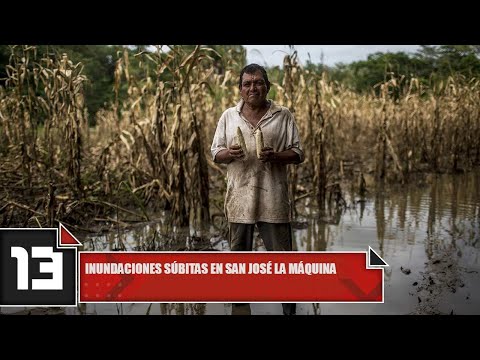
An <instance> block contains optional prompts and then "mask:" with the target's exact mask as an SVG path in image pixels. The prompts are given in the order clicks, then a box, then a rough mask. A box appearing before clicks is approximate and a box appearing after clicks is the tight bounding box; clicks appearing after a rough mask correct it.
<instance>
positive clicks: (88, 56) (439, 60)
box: [0, 45, 480, 123]
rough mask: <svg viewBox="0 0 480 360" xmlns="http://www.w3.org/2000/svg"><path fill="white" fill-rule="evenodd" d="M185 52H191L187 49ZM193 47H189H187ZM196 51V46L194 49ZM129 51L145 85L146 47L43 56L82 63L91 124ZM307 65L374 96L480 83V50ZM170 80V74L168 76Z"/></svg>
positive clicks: (423, 50) (276, 72) (1, 68)
mask: <svg viewBox="0 0 480 360" xmlns="http://www.w3.org/2000/svg"><path fill="white" fill-rule="evenodd" d="M184 47H185V46H184ZM186 47H189V46H186ZM190 47H191V48H192V49H193V47H194V46H190ZM209 47H211V48H213V49H215V50H216V51H217V53H218V55H217V56H216V58H215V59H214V60H215V62H216V65H217V70H218V71H219V72H223V71H225V67H224V66H223V64H222V61H221V58H222V54H224V53H225V52H227V51H230V52H234V53H235V54H236V57H237V58H238V63H239V66H243V65H245V64H246V51H245V49H244V48H243V47H242V46H241V45H220V46H209ZM11 51H12V50H11V47H10V46H8V45H0V86H5V78H6V65H8V63H9V57H10V54H11ZM124 51H127V52H128V53H129V59H130V62H131V65H132V66H131V69H132V70H131V74H130V77H131V79H129V80H133V81H134V80H135V79H136V78H137V79H143V78H145V73H146V72H147V73H148V71H150V70H149V69H148V67H146V66H143V67H142V66H141V64H140V58H139V57H136V56H135V55H136V54H138V53H140V52H149V51H152V48H151V47H147V46H145V45H132V46H124V45H48V46H47V45H39V46H37V53H38V54H39V55H40V54H42V55H44V54H48V55H49V56H54V55H57V56H58V55H61V54H63V53H67V54H68V56H69V59H70V60H72V61H73V62H74V63H77V62H82V64H83V65H84V71H83V73H84V75H86V76H87V78H88V83H87V86H86V88H85V103H86V106H87V109H88V113H89V114H90V122H91V123H93V121H94V114H95V113H96V112H97V111H98V110H99V109H100V108H102V107H108V106H110V105H111V104H112V103H113V101H114V100H115V96H116V94H115V92H114V91H113V89H114V83H115V66H116V62H117V61H118V59H120V58H121V57H122V54H123V53H124ZM300 60H301V61H303V62H304V66H305V68H306V70H309V71H312V72H320V73H321V72H326V73H327V74H328V76H329V78H330V79H331V80H333V81H338V82H339V83H343V84H344V85H346V86H348V87H349V88H350V89H353V90H355V91H358V92H369V91H372V90H373V91H374V89H375V85H376V84H379V83H381V82H383V81H385V80H388V79H389V78H390V77H391V76H396V77H401V76H405V77H407V78H408V77H416V78H418V79H419V80H420V81H421V82H422V83H424V84H427V85H431V84H432V83H433V82H436V81H439V80H444V79H447V78H448V77H449V76H463V77H466V78H467V79H469V78H474V77H475V78H478V77H479V75H480V45H422V46H421V47H420V49H419V50H418V51H417V52H416V53H405V52H394V53H391V52H387V53H383V52H376V53H374V54H371V55H369V56H368V58H367V59H366V60H361V61H355V62H352V63H350V64H344V63H338V64H336V65H335V66H326V65H324V64H321V63H313V62H312V61H310V60H308V59H306V60H305V59H300ZM269 74H270V76H271V77H272V79H271V80H273V81H277V82H279V83H281V82H282V80H283V76H284V69H283V68H282V67H279V66H275V67H271V68H269ZM165 76H168V72H167V73H166V74H165ZM117 96H118V97H119V99H118V101H120V102H121V101H122V100H123V99H125V98H126V97H127V96H128V94H127V85H126V84H125V83H124V84H122V85H121V87H120V89H119V91H118V94H117Z"/></svg>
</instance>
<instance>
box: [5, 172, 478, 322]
mask: <svg viewBox="0 0 480 360" xmlns="http://www.w3.org/2000/svg"><path fill="white" fill-rule="evenodd" d="M368 190H369V191H368V193H367V194H366V196H365V197H363V198H360V197H359V196H358V195H357V194H354V193H351V194H350V193H348V192H347V193H346V194H344V197H345V200H346V201H347V204H348V208H347V209H345V210H344V211H342V212H339V213H337V214H329V215H327V216H323V217H322V218H320V219H318V216H317V214H315V213H314V211H313V210H311V209H310V208H309V206H308V201H309V199H308V198H306V199H305V201H303V200H302V202H299V204H298V210H299V216H298V218H297V219H296V222H295V227H294V231H293V234H294V248H295V250H297V251H340V250H341V251H350V250H353V251H358V250H362V251H364V250H368V246H371V247H372V248H373V249H374V250H375V251H376V252H377V254H379V255H380V256H381V257H382V258H383V259H384V260H385V261H386V262H387V263H388V264H389V267H386V268H385V292H384V294H385V301H384V303H383V304H335V303H319V304H312V303H300V304H298V305H297V314H298V315H328V314H480V258H479V253H480V241H479V239H480V170H476V171H474V172H471V173H468V174H460V175H431V176H428V177H427V178H426V180H425V181H422V182H421V183H416V184H409V185H407V186H403V187H399V186H395V187H385V188H378V187H377V188H369V189H368ZM164 230H165V229H164V227H163V225H162V224H159V223H150V224H147V225H143V226H140V227H137V228H136V229H135V230H132V231H129V232H125V233H119V234H117V233H108V234H104V235H101V236H94V237H89V238H85V239H83V241H84V250H96V251H102V250H105V251H107V250H126V251H132V250H153V249H155V250H183V251H185V250H187V251H188V250H212V249H215V250H220V251H228V250H229V248H228V243H227V241H226V240H225V239H224V238H222V234H221V232H219V231H216V230H214V229H212V231H211V234H210V236H204V237H205V238H206V240H204V241H201V240H199V238H196V237H193V236H187V240H186V241H185V240H182V239H185V237H186V235H188V233H189V234H190V235H197V236H198V234H193V233H192V231H191V230H190V231H188V230H184V231H183V232H182V231H176V232H175V234H176V235H175V237H176V239H175V238H174V239H172V236H171V235H170V236H166V235H163V234H164ZM185 231H187V234H185ZM170 234H171V232H170ZM256 249H257V250H264V247H263V244H262V242H261V240H260V239H259V238H257V240H256ZM5 309H6V308H2V311H4V310H5ZM16 311H18V309H17V310H16ZM65 312H66V313H67V314H151V315H153V314H172V315H173V314H211V315H217V314H218V315H230V314H231V313H232V307H231V304H223V303H207V304H189V303H186V304H159V303H154V304H81V305H79V307H78V308H67V309H66V310H65ZM251 313H252V315H267V314H281V313H282V308H281V304H277V303H275V304H266V303H254V304H251Z"/></svg>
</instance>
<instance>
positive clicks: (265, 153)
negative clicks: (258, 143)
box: [260, 147, 276, 162]
mask: <svg viewBox="0 0 480 360" xmlns="http://www.w3.org/2000/svg"><path fill="white" fill-rule="evenodd" d="M275 159H276V156H275V151H273V148H271V147H264V148H263V149H262V152H261V153H260V161H263V162H273V161H275Z"/></svg>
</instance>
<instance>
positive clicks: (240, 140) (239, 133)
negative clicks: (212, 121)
mask: <svg viewBox="0 0 480 360" xmlns="http://www.w3.org/2000/svg"><path fill="white" fill-rule="evenodd" d="M237 141H238V142H237V144H238V145H240V146H241V148H242V150H243V153H244V154H245V155H247V145H246V144H245V139H244V137H243V133H242V130H241V129H240V127H239V126H237Z"/></svg>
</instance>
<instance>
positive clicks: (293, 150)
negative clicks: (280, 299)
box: [211, 64, 304, 315]
mask: <svg viewBox="0 0 480 360" xmlns="http://www.w3.org/2000/svg"><path fill="white" fill-rule="evenodd" d="M238 86H239V89H240V93H241V96H242V99H241V100H240V102H239V103H238V104H237V106H235V107H232V108H229V109H227V110H226V111H225V112H224V113H223V114H222V116H221V117H220V120H219V122H218V125H217V129H216V131H215V136H214V139H213V143H212V148H211V151H212V156H213V160H214V161H215V162H217V163H224V164H228V166H227V193H226V196H225V215H226V218H227V221H228V223H229V242H230V247H231V250H232V251H252V248H253V232H254V227H255V225H257V228H258V231H259V233H260V237H261V238H262V240H263V242H264V244H265V247H266V249H267V250H268V251H272V250H273V251H291V250H292V230H291V226H290V220H291V219H290V205H289V199H288V186H287V164H299V163H301V162H303V160H304V154H303V150H302V148H301V145H300V140H299V135H298V129H297V126H296V123H295V120H294V117H293V115H292V114H291V113H290V111H289V110H288V109H287V108H285V107H283V106H279V105H277V104H275V103H274V102H273V101H272V100H267V94H268V92H269V90H270V82H269V81H268V76H267V72H266V71H265V69H264V68H263V67H261V66H259V65H257V64H250V65H247V66H246V67H245V68H243V70H242V71H241V73H240V81H239V84H238ZM237 127H239V128H240V130H241V131H242V133H243V137H244V139H245V145H246V152H244V151H243V150H242V148H241V146H240V145H239V140H238V136H236V135H237ZM258 129H260V130H261V132H262V134H263V139H264V144H265V146H264V147H263V149H261V151H259V155H260V156H259V158H257V149H256V141H255V132H256V131H257V130H258ZM247 305H248V304H247ZM295 305H296V304H282V306H283V312H284V314H286V315H293V314H295V311H296V306H295ZM235 306H238V305H235V304H234V307H235Z"/></svg>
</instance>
